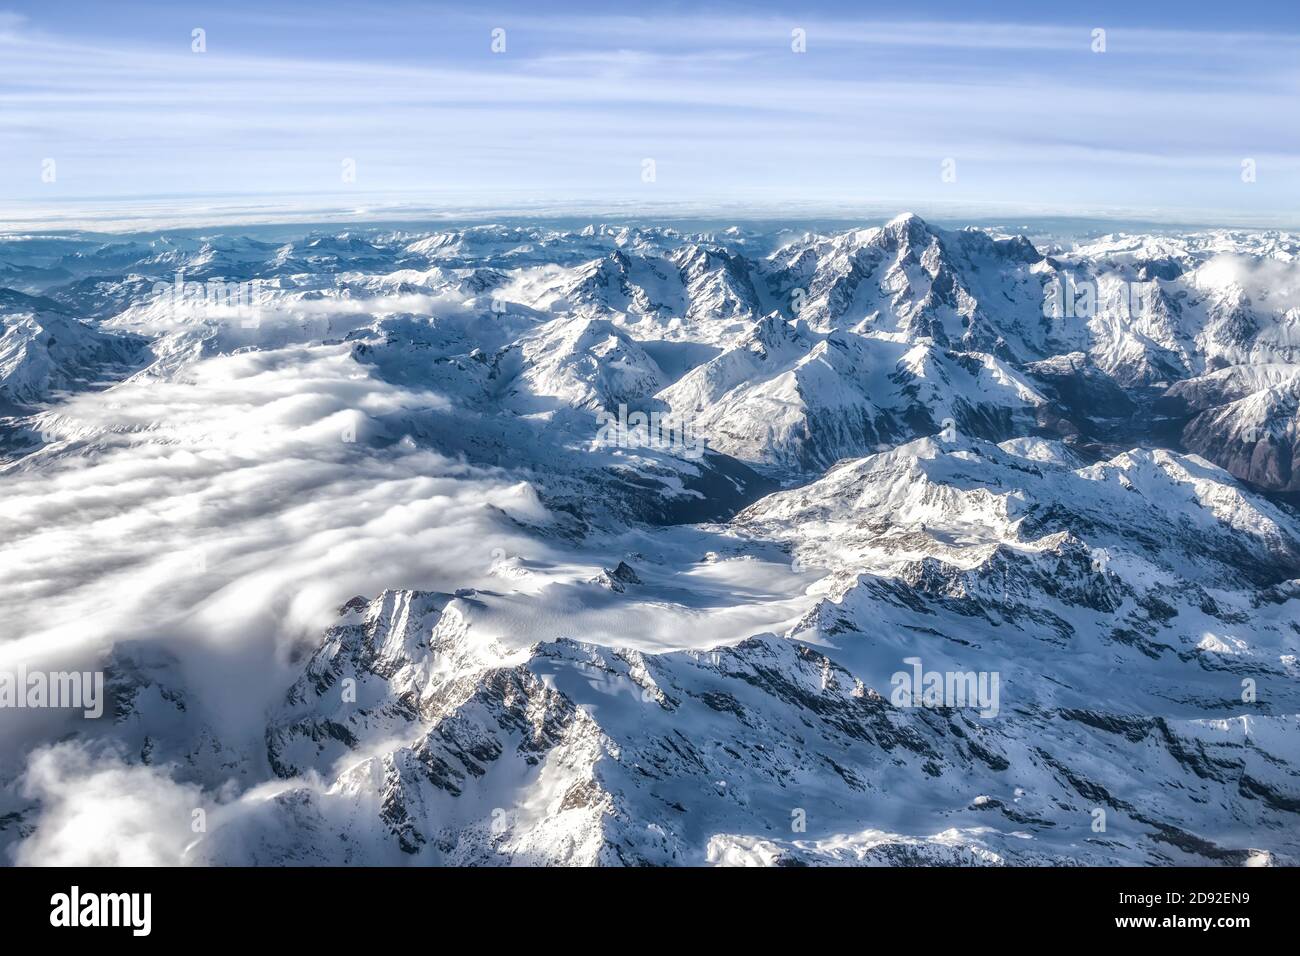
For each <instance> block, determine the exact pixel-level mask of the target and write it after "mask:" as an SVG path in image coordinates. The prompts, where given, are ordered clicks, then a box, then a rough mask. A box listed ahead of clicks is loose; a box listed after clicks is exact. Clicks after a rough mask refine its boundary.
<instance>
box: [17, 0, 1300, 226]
mask: <svg viewBox="0 0 1300 956" xmlns="http://www.w3.org/2000/svg"><path fill="white" fill-rule="evenodd" d="M1297 6H1298V5H1296V4H1294V3H1286V4H1284V3H1280V2H1279V3H1263V4H1260V3H1250V4H1245V5H1224V4H1213V5H1212V4H1208V3H1206V4H1191V3H1177V4H1174V3H1162V2H1157V3H1143V4H1140V5H1139V4H1133V3H1122V4H1121V3H1096V4H1074V5H1069V7H1068V8H1066V7H1065V6H1064V5H1060V4H1051V5H1048V4H1042V3H1019V2H1007V3H998V4H971V3H961V4H958V3H936V4H926V3H920V4H906V5H904V4H889V5H885V4H852V5H849V4H788V5H783V6H782V5H775V4H752V3H751V4H746V5H744V6H734V5H732V6H728V5H709V4H701V3H693V4H672V3H656V4H637V5H631V4H629V5H626V6H624V7H616V6H615V5H613V4H609V3H547V4H527V5H491V4H489V5H486V6H484V5H479V4H474V5H472V6H470V5H465V6H438V5H433V4H368V3H353V2H349V3H338V4H334V3H329V2H314V3H310V4H305V3H304V4H295V3H269V2H261V3H248V2H245V0H228V2H222V3H220V4H185V3H156V4H155V3H138V2H129V0H128V2H114V3H102V2H101V3H89V2H87V3H83V2H77V0H71V2H48V0H46V2H41V3H21V2H20V3H9V4H5V3H4V2H3V0H0V98H2V99H3V104H4V106H3V109H2V110H0V126H2V128H0V178H3V180H4V182H5V184H6V189H5V191H4V193H3V194H2V195H3V196H4V197H5V199H6V200H7V201H8V202H9V203H12V204H14V205H16V206H44V207H52V208H53V207H58V208H67V207H71V206H75V205H77V204H79V203H80V204H95V203H105V202H108V201H110V200H112V201H119V200H120V201H121V203H122V204H126V203H137V204H146V203H150V202H153V203H156V204H160V205H162V206H166V207H169V208H172V207H175V208H189V209H195V210H202V209H204V208H214V207H215V206H216V205H219V204H220V203H222V202H229V201H230V199H231V197H255V198H257V199H258V200H259V201H265V202H274V203H284V204H301V205H302V206H304V207H310V206H312V205H313V204H315V205H317V206H319V207H320V208H335V207H338V208H365V207H370V208H383V206H384V204H385V203H393V202H406V203H424V204H427V205H429V206H430V207H431V208H436V207H440V206H457V207H487V208H492V209H509V208H516V207H518V208H524V207H528V206H531V205H536V204H560V205H566V204H567V206H569V207H571V208H575V209H584V208H589V209H591V210H593V211H596V210H599V209H600V208H602V207H611V208H612V207H614V206H619V207H620V208H636V207H638V206H644V207H646V208H652V207H658V206H660V205H662V204H685V205H688V206H693V207H695V208H700V209H713V208H753V209H756V210H762V211H764V212H772V213H780V212H781V211H782V210H784V209H803V208H809V209H812V208H815V209H817V210H818V211H822V212H826V211H835V210H842V211H845V212H851V211H852V210H854V209H856V208H859V207H866V206H871V205H879V206H882V207H884V208H889V207H897V208H900V209H901V208H917V209H920V210H925V209H926V208H938V207H941V206H942V207H952V208H962V207H969V208H971V209H977V208H978V209H981V210H984V211H989V210H998V211H1001V210H1005V211H1008V212H1025V213H1027V214H1028V213H1042V214H1075V215H1077V214H1084V215H1086V214H1090V213H1107V212H1111V213H1116V214H1119V213H1125V214H1132V215H1142V216H1149V217H1155V218H1169V219H1171V220H1178V219H1199V220H1201V221H1215V220H1216V219H1218V220H1222V221H1224V222H1245V221H1252V222H1259V223H1261V224H1266V223H1272V222H1281V223H1284V224H1290V225H1297V224H1300V211H1297V210H1298V208H1300V12H1297ZM619 11H625V12H619ZM196 28H201V29H203V30H204V31H205V32H206V47H207V49H206V52H203V53H195V52H192V31H193V30H194V29H196ZM494 28H501V29H504V30H505V51H504V52H502V53H493V52H492V50H491V42H492V38H491V31H492V30H493V29H494ZM796 28H798V29H802V30H804V31H806V37H807V52H805V53H795V52H793V51H792V49H791V42H792V40H791V31H792V30H794V29H796ZM1095 29H1103V30H1105V31H1106V33H1105V41H1106V49H1105V52H1104V53H1098V52H1094V50H1093V49H1092V47H1093V43H1094V41H1093V30H1095ZM50 159H52V160H54V166H53V167H52V168H53V176H52V177H51V176H49V175H47V176H45V177H44V179H43V177H42V172H43V170H45V169H47V168H48V167H47V165H45V161H46V160H50ZM345 160H351V161H352V163H353V164H354V168H355V176H354V177H352V178H348V177H345V175H344V162H345ZM646 160H653V162H654V177H653V181H650V182H647V181H646V177H645V175H644V171H645V169H646V162H645V161H646ZM1246 160H1253V162H1254V170H1255V181H1254V182H1243V177H1242V164H1243V162H1244V161H1246ZM946 161H950V162H946ZM945 171H946V172H947V173H948V175H947V176H946V177H945V175H944V173H945ZM51 178H52V179H53V181H46V180H49V179H51Z"/></svg>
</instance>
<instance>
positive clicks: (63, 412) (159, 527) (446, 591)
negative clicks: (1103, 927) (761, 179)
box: [0, 215, 1300, 865]
mask: <svg viewBox="0 0 1300 956" xmlns="http://www.w3.org/2000/svg"><path fill="white" fill-rule="evenodd" d="M0 322H2V323H3V329H2V330H0V331H2V337H0V416H3V417H0V526H2V527H3V529H4V532H5V533H4V534H3V535H0V579H3V580H4V582H5V586H4V588H3V593H0V620H3V621H4V622H5V625H6V626H5V629H4V632H3V633H4V636H3V637H2V638H0V670H4V669H6V668H13V667H17V666H18V665H19V664H21V665H22V666H23V667H26V668H27V669H28V670H29V671H30V670H35V669H40V668H44V669H47V670H66V669H77V670H85V671H93V670H101V671H102V672H103V673H104V674H105V680H106V684H105V687H106V693H107V706H106V710H105V715H104V716H103V717H102V718H99V719H86V718H84V717H82V716H81V714H80V712H77V713H71V712H68V711H60V710H49V709H45V710H41V709H28V710H10V711H0V716H4V717H6V718H10V717H12V719H6V720H4V721H3V723H0V852H2V853H4V854H5V856H6V858H7V859H8V860H9V861H10V862H16V863H35V862H49V861H59V862H104V863H121V862H142V863H195V864H284V863H360V864H382V863H413V864H516V865H520V864H556V863H562V864H615V865H617V864H628V865H633V864H695V865H699V864H745V865H772V864H777V865H802V864H845V863H852V864H927V863H933V864H980V865H985V864H999V863H1008V864H1087V865H1117V864H1189V863H1198V864H1204V863H1221V864H1229V865H1264V864H1270V863H1284V864H1294V863H1296V862H1300V837H1297V834H1298V833H1300V826H1298V824H1300V658H1298V656H1297V655H1298V654H1300V511H1297V509H1296V505H1295V501H1296V499H1295V497H1294V495H1295V493H1296V492H1300V236H1296V235H1292V234H1287V233H1277V232H1243V231H1230V230H1217V231H1205V232H1194V233H1187V234H1178V235H1129V234H1122V233H1117V234H1111V235H1106V236H1103V237H1101V238H1090V239H1087V240H1079V241H1075V242H1069V243H1066V242H1061V241H1053V242H1050V243H1045V242H1039V243H1038V244H1037V245H1036V244H1035V243H1034V242H1031V241H1030V240H1029V239H1027V238H1025V237H1023V236H1012V235H1002V234H995V233H993V232H992V231H989V230H986V229H979V228H973V227H972V228H965V229H959V230H950V229H942V228H938V227H936V226H933V225H931V224H929V223H927V222H925V221H923V220H922V219H920V218H919V217H917V216H914V215H902V216H899V217H897V218H895V219H894V220H892V221H890V222H888V223H886V224H884V225H883V226H879V227H873V228H855V229H848V230H841V231H834V232H828V233H821V232H814V231H807V230H805V229H803V228H786V229H770V230H769V229H756V228H744V227H733V228H729V229H725V230H699V229H692V228H691V227H689V226H681V225H679V226H675V227H672V228H669V227H662V226H653V225H643V226H631V225H591V226H588V227H586V228H566V227H560V226H552V225H543V224H527V223H522V224H510V225H478V226H469V227H465V228H456V229H444V230H441V231H419V230H408V231H393V230H391V229H360V230H351V231H346V232H344V231H339V232H314V233H301V234H297V235H289V234H272V233H271V232H270V231H266V230H263V231H260V232H258V231H252V230H250V231H249V232H247V233H246V234H240V233H237V232H228V233H222V234H212V235H199V234H195V233H192V232H187V233H171V234H164V235H142V236H133V237H128V238H111V237H104V236H82V235H68V236H41V235H18V236H7V237H0ZM88 828H90V829H88ZM92 831H93V832H95V833H97V834H101V836H99V837H97V838H96V840H94V841H91V842H92V844H93V845H86V841H85V840H84V839H83V838H82V836H79V834H80V835H84V834H85V833H87V832H92Z"/></svg>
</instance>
